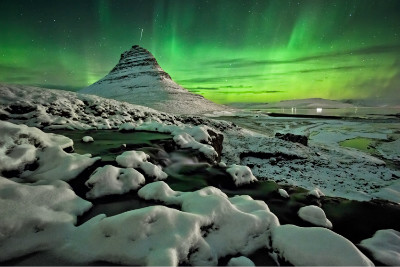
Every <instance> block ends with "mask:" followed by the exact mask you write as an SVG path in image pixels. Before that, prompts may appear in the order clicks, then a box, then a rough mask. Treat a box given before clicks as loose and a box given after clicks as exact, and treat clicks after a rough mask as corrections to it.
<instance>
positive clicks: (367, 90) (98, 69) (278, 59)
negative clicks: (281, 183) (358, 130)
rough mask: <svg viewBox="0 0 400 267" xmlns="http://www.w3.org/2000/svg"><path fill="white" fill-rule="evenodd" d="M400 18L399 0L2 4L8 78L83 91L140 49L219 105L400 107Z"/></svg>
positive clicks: (0, 43) (0, 30)
mask: <svg viewBox="0 0 400 267" xmlns="http://www.w3.org/2000/svg"><path fill="white" fill-rule="evenodd" d="M399 14H400V1H397V0H393V1H390V0H385V1H380V0H376V1H371V0H359V1H354V0H353V1H348V0H346V1H328V0H327V1H323V0H318V1H317V0H314V1H286V0H273V1H267V0H262V1H261V0H260V1H255V0H243V1H242V0H240V1H239V0H213V1H206V0H185V1H183V0H182V1H180V0H170V1H163V0H154V1H151V0H143V1H124V0H118V1H108V0H103V1H36V0H35V1H28V0H26V1H23V0H20V1H18V0H17V1H15V0H13V1H12V0H2V1H1V2H0V25H1V26H0V48H1V51H0V81H1V82H9V83H21V84H33V85H40V86H45V87H52V88H64V89H70V90H76V89H79V88H83V87H85V86H87V85H89V84H91V83H93V82H95V81H97V80H98V79H100V78H101V77H103V76H104V75H105V74H107V73H108V71H109V70H111V68H112V67H113V66H114V65H115V64H116V63H117V61H118V59H119V55H120V54H121V53H122V52H123V51H124V50H126V49H129V48H130V46H131V45H133V44H140V45H142V46H143V47H145V48H147V49H149V50H150V51H151V52H152V53H153V54H154V55H155V56H156V58H157V60H158V61H159V63H160V65H161V66H162V67H163V68H164V69H165V70H166V71H167V72H168V73H170V74H171V76H172V78H173V79H174V80H175V81H177V82H178V83H179V84H181V85H182V86H184V87H185V88H187V89H189V90H191V91H193V92H196V93H199V94H202V95H204V96H205V97H207V98H209V99H211V100H214V101H216V102H218V103H227V102H272V101H279V100H282V99H293V98H308V97H322V98H330V99H346V98H369V97H374V98H392V99H393V98H395V99H397V100H399V99H400V97H399V95H400V94H399V93H398V92H399V91H400V19H399ZM142 29H143V36H142V40H141V41H140V36H141V31H142Z"/></svg>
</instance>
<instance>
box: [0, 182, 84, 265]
mask: <svg viewBox="0 0 400 267" xmlns="http://www.w3.org/2000/svg"><path fill="white" fill-rule="evenodd" d="M0 206H1V209H0V217H1V220H0V247H1V249H0V261H5V260H8V259H12V258H15V257H19V256H23V255H27V254H29V253H32V252H36V251H41V250H46V249H51V248H53V247H54V246H58V245H61V244H62V242H63V241H64V238H66V237H67V236H68V234H69V233H70V232H71V231H72V228H73V224H75V222H76V217H77V216H79V215H82V214H83V213H84V212H85V211H87V210H88V209H90V208H91V206H92V204H91V203H90V202H87V201H85V200H83V199H81V198H79V197H78V196H76V195H75V193H74V192H73V191H72V190H71V188H70V187H69V185H68V184H67V183H65V182H63V181H51V182H47V183H45V182H41V183H36V184H18V183H15V182H13V181H10V180H8V179H6V178H3V177H0Z"/></svg>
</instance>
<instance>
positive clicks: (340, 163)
mask: <svg viewBox="0 0 400 267" xmlns="http://www.w3.org/2000/svg"><path fill="white" fill-rule="evenodd" d="M222 118H224V119H229V121H232V122H235V123H237V124H239V125H241V126H242V125H243V126H245V127H246V128H249V129H252V131H250V130H248V131H246V130H242V131H236V132H234V133H232V132H229V131H227V132H225V139H226V140H225V147H224V151H223V160H224V161H225V162H227V163H236V164H241V165H247V166H249V167H250V168H251V170H252V172H253V174H254V175H255V176H256V177H257V178H258V179H268V180H274V181H276V182H277V183H278V184H288V185H296V186H299V187H303V188H306V189H308V190H314V189H316V188H317V189H318V190H320V191H321V192H322V193H323V194H325V195H327V196H339V197H344V198H348V199H356V200H370V199H373V198H381V199H387V200H390V201H393V202H396V203H399V202H400V194H399V192H400V191H399V186H398V184H399V183H398V177H400V172H399V170H398V169H396V168H392V167H390V166H388V164H387V163H386V162H385V161H384V160H385V159H396V158H397V157H398V156H397V155H400V149H399V147H398V141H397V140H399V138H400V135H399V134H398V132H399V131H400V124H399V123H396V122H392V123H386V122H384V121H382V120H379V121H371V122H369V121H352V120H326V119H302V118H272V117H269V116H267V115H263V114H258V113H252V112H239V113H237V114H231V115H230V117H227V116H226V114H224V116H223V117H222ZM275 133H283V134H285V133H292V134H297V135H304V136H308V139H309V142H308V146H304V145H302V144H299V143H295V142H289V141H284V140H280V139H278V138H273V137H274V136H275ZM266 136H269V137H270V138H267V137H266ZM359 137H363V138H368V139H371V140H375V141H377V142H378V144H377V148H376V151H377V153H378V156H379V157H380V158H378V157H377V156H375V155H371V154H369V153H366V152H363V151H360V150H357V149H355V148H349V147H342V146H340V142H342V141H345V140H349V139H354V138H359ZM393 140H394V141H393ZM387 192H390V194H388V193H387Z"/></svg>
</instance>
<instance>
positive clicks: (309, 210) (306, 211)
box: [297, 205, 332, 228]
mask: <svg viewBox="0 0 400 267" xmlns="http://www.w3.org/2000/svg"><path fill="white" fill-rule="evenodd" d="M297 214H298V215H299V217H300V218H301V219H302V220H304V221H306V222H309V223H312V224H314V225H317V226H323V227H326V228H332V223H331V222H330V221H329V220H328V219H327V218H326V215H325V212H324V210H323V209H321V208H320V207H317V206H315V205H310V206H305V207H301V208H300V209H299V211H298V212H297Z"/></svg>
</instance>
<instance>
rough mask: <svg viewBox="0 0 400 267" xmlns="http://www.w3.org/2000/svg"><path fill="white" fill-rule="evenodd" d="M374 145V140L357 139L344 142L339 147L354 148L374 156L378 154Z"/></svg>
mask: <svg viewBox="0 0 400 267" xmlns="http://www.w3.org/2000/svg"><path fill="white" fill-rule="evenodd" d="M374 143H375V141H374V139H371V138H363V137H357V138H352V139H348V140H345V141H342V142H340V143H339V145H341V146H343V147H352V148H355V149H358V150H360V151H364V152H367V153H370V154H372V155H373V154H376V153H377V151H376V149H375V148H374V147H373V144H374Z"/></svg>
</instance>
